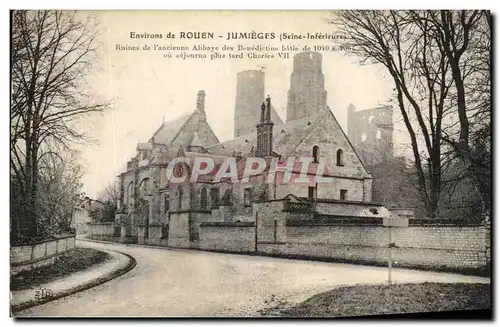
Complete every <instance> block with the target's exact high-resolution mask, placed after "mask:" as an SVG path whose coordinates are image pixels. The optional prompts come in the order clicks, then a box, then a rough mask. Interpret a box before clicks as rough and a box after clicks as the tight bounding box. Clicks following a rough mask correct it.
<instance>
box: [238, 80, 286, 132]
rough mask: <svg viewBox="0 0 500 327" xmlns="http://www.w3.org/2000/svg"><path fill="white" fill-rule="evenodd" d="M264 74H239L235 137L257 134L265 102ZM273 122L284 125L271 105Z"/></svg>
mask: <svg viewBox="0 0 500 327" xmlns="http://www.w3.org/2000/svg"><path fill="white" fill-rule="evenodd" d="M264 77H265V75H264V72H263V71H261V70H246V71H242V72H239V73H238V75H237V84H236V103H235V107H234V137H235V138H237V137H239V136H242V135H248V134H253V133H255V125H256V124H258V123H259V118H260V113H259V109H260V104H261V103H262V101H264V91H265V84H264ZM270 110H271V112H270V115H271V120H272V121H273V122H274V123H275V124H277V125H280V124H283V121H282V120H281V118H280V117H279V115H278V113H277V112H276V110H275V109H274V107H273V106H272V105H271V109H270Z"/></svg>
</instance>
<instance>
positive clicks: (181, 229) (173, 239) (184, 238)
mask: <svg viewBox="0 0 500 327" xmlns="http://www.w3.org/2000/svg"><path fill="white" fill-rule="evenodd" d="M189 234H190V231H189V212H183V213H182V212H181V213H171V214H170V223H169V226H168V246H172V247H189V245H190V244H189Z"/></svg>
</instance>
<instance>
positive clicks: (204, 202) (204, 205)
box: [200, 187, 208, 210]
mask: <svg viewBox="0 0 500 327" xmlns="http://www.w3.org/2000/svg"><path fill="white" fill-rule="evenodd" d="M200 208H201V209H202V210H207V209H208V190H207V189H206V188H205V187H203V188H202V189H201V194H200Z"/></svg>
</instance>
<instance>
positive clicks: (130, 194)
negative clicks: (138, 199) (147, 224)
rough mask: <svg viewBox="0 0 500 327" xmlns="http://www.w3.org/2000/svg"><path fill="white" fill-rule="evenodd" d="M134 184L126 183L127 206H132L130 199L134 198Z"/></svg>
mask: <svg viewBox="0 0 500 327" xmlns="http://www.w3.org/2000/svg"><path fill="white" fill-rule="evenodd" d="M133 192H134V184H133V182H130V183H128V186H127V195H126V199H125V200H126V203H127V204H132V197H133V196H134V194H133Z"/></svg>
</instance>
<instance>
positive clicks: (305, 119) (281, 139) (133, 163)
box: [94, 52, 371, 247]
mask: <svg viewBox="0 0 500 327" xmlns="http://www.w3.org/2000/svg"><path fill="white" fill-rule="evenodd" d="M321 65H322V63H321V55H320V54H319V53H309V52H306V53H300V54H297V55H296V56H295V58H294V72H293V73H292V76H291V84H290V91H289V101H288V106H289V114H290V117H288V118H290V119H288V120H287V123H283V121H282V120H281V119H280V118H279V116H278V115H277V114H276V111H275V110H274V107H273V104H272V103H271V98H270V97H267V98H266V99H264V73H263V72H261V71H245V72H241V73H239V74H238V81H237V92H236V93H237V95H236V105H235V138H234V139H233V140H229V141H226V142H222V143H220V142H219V140H218V139H217V137H216V136H215V134H214V133H213V131H212V129H211V127H210V125H209V124H208V123H207V120H206V114H205V97H206V94H205V92H204V91H199V92H198V94H197V98H196V109H195V110H194V111H193V112H192V113H191V114H189V115H185V116H182V117H180V118H178V119H177V120H175V121H172V122H164V123H163V124H162V125H161V126H160V128H159V129H158V130H157V131H156V132H155V133H154V134H153V135H152V137H151V138H150V139H149V140H148V142H144V143H138V144H137V148H136V150H137V152H136V155H135V156H134V157H133V158H131V159H130V160H129V161H128V162H127V166H126V169H125V171H124V172H123V173H121V174H120V175H119V182H120V201H119V205H118V210H117V214H116V221H115V224H116V227H113V228H110V227H103V228H104V229H106V228H107V229H106V231H103V230H100V231H97V230H95V232H96V233H97V234H99V235H97V234H96V236H97V237H102V234H109V235H111V233H112V234H113V235H115V234H116V230H117V228H120V229H121V235H120V240H121V241H122V242H127V243H130V242H139V243H141V244H158V245H169V246H179V247H192V246H195V245H196V244H197V242H199V241H200V238H201V237H202V236H201V235H202V234H203V228H204V227H203V224H204V223H205V222H207V223H210V222H221V223H226V224H231V223H234V224H238V223H246V222H256V223H257V229H259V228H260V227H258V225H259V220H260V219H263V220H262V224H263V225H262V226H265V225H266V224H271V225H273V226H274V227H273V228H275V229H276V231H275V232H273V237H274V238H276V237H278V238H279V239H284V232H283V231H284V229H283V228H284V224H285V220H284V219H285V216H286V215H285V214H283V213H278V216H280V217H281V218H279V219H277V220H276V222H275V221H274V220H272V221H267V220H266V219H271V218H269V217H274V216H275V215H274V214H272V213H271V212H270V211H269V212H268V213H267V214H266V215H265V217H259V218H257V217H256V211H255V210H261V209H262V208H260V207H259V206H258V205H257V207H254V205H255V204H257V203H265V202H266V201H276V200H280V199H283V198H285V197H287V196H289V195H293V196H295V197H298V198H304V199H306V200H303V201H312V200H313V197H314V198H315V199H316V200H317V199H327V200H328V199H329V200H337V201H351V202H353V201H357V202H359V203H363V202H370V201H371V175H370V174H369V173H368V172H367V170H366V169H365V167H364V165H363V163H362V161H361V159H360V158H359V157H358V155H357V153H356V152H355V150H354V149H353V147H352V145H351V143H350V141H349V139H348V138H347V136H346V134H345V133H344V131H343V130H342V128H341V127H340V125H339V124H338V122H337V120H336V118H335V116H334V115H333V113H332V112H331V111H330V110H329V108H328V107H327V106H326V91H325V90H324V78H323V73H322V67H321ZM197 156H203V157H207V158H211V159H212V160H213V161H214V162H215V166H216V167H220V164H221V163H223V162H224V160H226V159H228V158H234V159H235V160H236V163H237V167H238V171H239V172H240V171H241V172H242V171H243V168H244V167H245V162H246V160H247V158H249V157H261V158H264V159H265V162H266V170H265V171H264V173H262V174H261V175H257V176H254V177H252V178H251V179H250V180H249V181H248V182H244V181H221V182H219V181H218V182H214V175H215V173H216V172H217V169H218V168H215V169H214V170H213V171H212V172H211V173H210V174H208V175H204V176H203V178H199V179H197V180H196V181H195V182H191V181H190V177H191V174H192V167H193V162H194V160H195V159H196V157H197ZM180 157H182V158H188V160H189V163H184V164H182V166H179V167H180V168H179V169H181V170H182V174H185V176H187V178H186V179H185V181H184V182H182V183H180V184H175V183H171V182H170V181H169V179H168V178H167V176H168V175H169V174H172V173H175V172H174V171H168V170H167V167H168V165H169V163H170V162H171V161H172V160H174V159H177V158H180ZM297 158H306V159H307V158H309V159H310V161H312V163H311V165H310V167H311V169H312V170H311V172H309V171H308V172H307V180H308V181H307V182H306V183H298V182H294V181H293V179H292V182H286V181H284V180H283V174H284V173H283V172H280V173H277V174H276V176H275V177H274V180H273V181H272V182H271V183H266V178H267V173H268V172H269V170H270V169H271V165H272V162H278V163H279V164H284V165H288V164H291V165H292V166H291V167H292V168H291V169H292V170H293V178H296V177H298V175H299V173H300V166H297V163H298V161H297V160H298V159H297ZM309 159H308V160H309ZM319 159H320V161H321V162H324V163H325V166H324V169H323V171H321V172H320V173H319V175H321V176H324V177H328V178H330V179H331V182H330V183H325V184H322V183H315V182H312V180H313V177H315V174H316V170H317V169H316V168H318V167H319V165H320V163H321V162H320V161H319ZM273 160H274V161H273ZM290 160H291V161H290ZM177 167H178V165H176V166H175V167H174V168H173V170H175V171H177ZM277 203H278V202H277ZM273 208H274V207H273ZM338 208H339V209H338V211H337V212H333V213H332V212H328V214H338V215H342V214H343V212H342V210H344V209H345V208H344V207H341V206H340V207H338ZM262 210H263V209H262ZM273 210H278V211H280V210H279V209H277V208H274V209H273ZM344 214H345V212H344ZM349 214H352V213H349ZM266 217H267V218H266ZM257 219H258V220H257ZM275 224H277V225H276V226H275ZM262 226H261V227H262ZM206 228H208V229H205V230H207V231H208V230H209V229H210V228H212V229H213V228H215V227H210V228H209V226H206ZM225 228H229V229H230V227H228V226H226V227H225ZM94 229H95V228H94ZM111 229H112V230H111ZM231 230H232V229H231ZM206 233H209V232H206ZM274 233H277V236H276V235H274ZM280 235H281V236H280ZM113 237H115V236H113Z"/></svg>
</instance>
